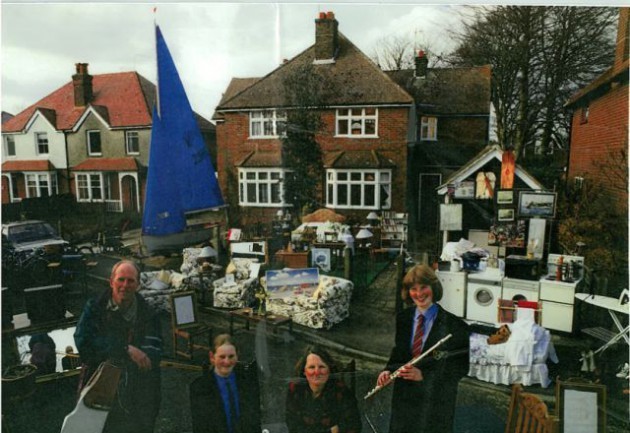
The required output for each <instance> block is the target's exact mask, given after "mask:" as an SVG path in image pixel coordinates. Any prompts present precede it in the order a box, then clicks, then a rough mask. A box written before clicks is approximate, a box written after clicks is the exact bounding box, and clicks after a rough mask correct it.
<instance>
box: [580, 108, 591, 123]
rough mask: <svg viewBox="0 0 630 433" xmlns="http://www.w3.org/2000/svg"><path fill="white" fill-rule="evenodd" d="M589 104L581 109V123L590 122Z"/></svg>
mask: <svg viewBox="0 0 630 433" xmlns="http://www.w3.org/2000/svg"><path fill="white" fill-rule="evenodd" d="M588 111H589V110H588V105H587V106H585V107H582V110H581V111H580V123H588Z"/></svg>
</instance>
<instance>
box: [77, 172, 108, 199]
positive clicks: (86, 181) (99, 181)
mask: <svg viewBox="0 0 630 433" xmlns="http://www.w3.org/2000/svg"><path fill="white" fill-rule="evenodd" d="M76 190H77V191H76V192H77V201H103V199H104V194H105V191H104V188H103V175H102V174H101V173H77V174H76Z"/></svg>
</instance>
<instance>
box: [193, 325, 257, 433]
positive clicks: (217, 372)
mask: <svg viewBox="0 0 630 433" xmlns="http://www.w3.org/2000/svg"><path fill="white" fill-rule="evenodd" d="M210 362H211V364H212V368H211V369H210V370H209V371H208V372H207V373H205V374H204V375H203V376H202V377H200V378H198V379H196V380H195V381H194V382H193V383H192V384H191V385H190V409H191V414H192V427H193V433H258V432H260V431H261V423H260V390H259V386H258V376H257V372H256V367H255V366H251V365H250V366H247V367H246V366H243V365H241V364H238V363H237V362H238V354H237V350H236V346H235V345H234V343H233V342H232V340H231V338H230V336H229V335H228V334H221V335H218V336H217V337H216V338H215V339H214V344H213V350H212V351H211V352H210Z"/></svg>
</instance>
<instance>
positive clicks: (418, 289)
mask: <svg viewBox="0 0 630 433" xmlns="http://www.w3.org/2000/svg"><path fill="white" fill-rule="evenodd" d="M402 285H403V287H402V290H401V296H402V299H403V300H404V301H405V303H407V304H408V305H411V306H412V307H410V308H406V309H404V310H403V311H401V312H400V313H398V316H397V317H396V337H395V345H394V348H393V349H392V352H391V355H390V358H389V361H388V362H387V366H386V367H385V370H384V371H382V372H381V373H380V374H379V376H378V379H377V385H378V386H385V385H386V384H387V383H388V382H389V381H390V380H392V379H391V378H390V375H391V374H392V373H393V372H394V371H396V370H398V369H400V371H399V372H398V374H397V377H398V379H397V380H395V381H394V391H393V396H392V410H391V419H390V427H389V432H390V433H421V432H445V433H446V432H451V431H452V429H453V418H454V414H455V401H456V397H457V384H458V382H459V380H460V379H461V378H462V377H463V376H465V375H466V374H467V373H468V345H469V338H468V334H469V332H468V326H467V325H466V323H465V322H464V321H463V320H461V319H459V318H458V317H456V316H455V315H453V314H451V313H449V312H448V311H446V310H444V309H443V308H442V307H441V306H440V305H438V304H437V303H436V302H437V301H439V300H440V299H441V298H442V285H441V284H440V281H439V280H438V278H437V276H436V275H435V273H434V272H433V270H432V269H431V268H430V267H428V266H426V265H416V266H414V267H413V268H411V269H410V270H409V272H408V273H407V274H406V275H405V277H404V279H403V283H402ZM448 334H452V337H451V338H449V339H448V340H447V341H445V342H444V344H443V345H441V346H440V347H439V350H440V351H441V354H442V357H440V358H439V359H438V357H435V356H433V355H434V353H432V354H428V355H427V356H426V357H425V358H423V359H422V360H421V361H420V362H418V363H417V364H415V365H410V364H409V361H410V360H412V359H413V358H416V357H417V356H419V355H420V354H421V353H422V350H423V349H428V348H430V347H431V346H433V345H434V344H436V343H437V342H438V341H439V340H441V339H443V338H444V337H446V336H447V335H448Z"/></svg>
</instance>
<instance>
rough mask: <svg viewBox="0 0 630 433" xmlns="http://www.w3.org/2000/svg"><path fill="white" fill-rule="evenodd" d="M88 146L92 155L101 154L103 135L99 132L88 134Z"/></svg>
mask: <svg viewBox="0 0 630 433" xmlns="http://www.w3.org/2000/svg"><path fill="white" fill-rule="evenodd" d="M88 145H89V149H90V153H101V133H100V132H99V131H90V132H88Z"/></svg>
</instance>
